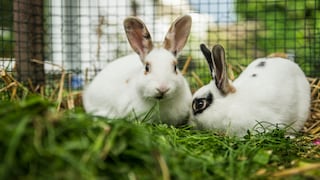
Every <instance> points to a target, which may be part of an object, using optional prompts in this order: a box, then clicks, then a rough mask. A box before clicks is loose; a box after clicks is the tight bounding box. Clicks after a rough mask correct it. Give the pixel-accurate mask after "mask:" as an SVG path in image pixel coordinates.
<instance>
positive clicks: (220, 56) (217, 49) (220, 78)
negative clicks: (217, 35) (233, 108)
mask: <svg viewBox="0 0 320 180" xmlns="http://www.w3.org/2000/svg"><path fill="white" fill-rule="evenodd" d="M212 59H213V61H214V63H213V68H214V71H215V83H216V86H217V88H218V89H219V90H220V92H221V93H222V94H225V95H226V94H228V93H233V92H235V88H234V87H233V86H232V84H231V83H230V82H229V79H228V74H227V67H226V61H225V52H224V48H223V47H222V46H221V45H219V44H218V45H215V46H213V48H212Z"/></svg>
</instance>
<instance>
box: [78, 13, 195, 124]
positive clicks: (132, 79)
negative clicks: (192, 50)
mask: <svg viewBox="0 0 320 180" xmlns="http://www.w3.org/2000/svg"><path fill="white" fill-rule="evenodd" d="M191 24H192V20H191V17H190V16H189V15H184V16H181V17H179V18H178V19H176V20H175V21H174V22H173V23H172V24H171V27H170V28H169V30H168V32H167V34H166V36H165V39H164V42H163V44H162V46H160V47H155V45H154V44H153V42H152V40H151V36H150V33H149V31H148V29H147V27H146V25H145V24H144V23H143V22H142V21H141V20H140V19H138V18H137V17H128V18H126V19H125V20H124V29H125V32H126V35H127V38H128V41H129V43H130V45H131V47H132V49H133V50H134V51H135V52H136V54H131V55H128V56H125V57H122V58H119V59H116V60H114V61H113V62H111V63H109V64H108V65H107V66H106V67H105V68H104V69H103V70H102V71H101V72H100V73H99V74H98V75H97V76H96V77H95V78H94V79H93V81H92V82H91V84H89V85H88V87H87V88H85V90H84V93H83V103H84V108H85V110H86V111H87V112H88V113H91V114H93V115H97V116H104V117H108V118H116V119H118V118H125V117H128V116H130V115H134V116H139V115H144V114H145V113H148V112H151V113H153V111H152V108H153V107H155V106H156V107H157V108H156V109H157V110H156V111H157V112H156V111H155V112H154V113H153V114H156V115H155V116H156V117H160V119H161V121H162V122H164V123H167V124H170V125H181V124H183V123H186V122H187V121H188V118H189V116H190V112H191V107H190V104H191V101H192V94H191V91H190V88H189V85H188V83H187V81H186V79H185V78H184V77H183V76H182V74H181V73H180V71H179V69H178V67H177V63H178V62H177V56H178V53H179V52H180V51H181V50H182V48H183V47H184V45H185V44H186V42H187V39H188V36H189V33H190V28H191Z"/></svg>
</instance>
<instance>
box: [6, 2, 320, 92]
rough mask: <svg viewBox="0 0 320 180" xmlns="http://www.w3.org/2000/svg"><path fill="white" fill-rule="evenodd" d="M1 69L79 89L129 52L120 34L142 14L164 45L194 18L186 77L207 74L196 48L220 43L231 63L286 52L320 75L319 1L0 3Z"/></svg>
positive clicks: (312, 73) (39, 82)
mask: <svg viewBox="0 0 320 180" xmlns="http://www.w3.org/2000/svg"><path fill="white" fill-rule="evenodd" d="M0 13H1V14H0V22H1V29H0V66H1V68H2V69H3V70H5V71H6V72H9V73H13V75H14V76H16V77H17V79H18V80H19V81H21V82H24V83H26V84H28V85H29V86H32V87H33V88H34V89H37V87H38V86H42V85H46V87H47V88H50V87H52V88H53V87H54V86H55V85H56V83H57V82H58V81H59V80H60V76H61V74H62V72H66V73H67V76H66V78H65V84H66V85H67V86H66V87H68V88H70V89H71V88H72V89H82V88H83V87H84V86H85V84H86V83H87V82H89V81H90V80H91V79H92V78H93V77H94V76H95V75H96V74H97V73H98V72H99V71H100V70H101V69H102V68H103V67H104V66H106V65H107V63H108V62H111V61H113V60H115V59H116V58H118V57H121V56H123V55H126V54H129V53H132V50H131V48H130V46H129V43H128V42H127V40H126V36H125V32H124V29H123V25H122V24H123V20H124V18H125V17H127V16H138V17H140V18H141V19H142V20H143V21H144V22H145V24H146V25H147V27H148V29H149V31H150V33H151V36H152V39H153V41H156V42H162V40H163V39H164V35H165V33H166V32H167V30H168V28H169V25H170V23H171V22H172V21H173V20H174V19H175V18H177V17H178V16H180V15H183V14H190V15H191V16H192V19H193V24H192V30H191V34H190V37H189V40H188V43H187V45H186V46H185V48H184V50H183V51H182V53H181V56H180V58H179V61H180V67H182V66H183V64H184V62H185V60H186V59H188V58H191V59H192V61H191V64H190V66H189V67H188V73H187V77H188V80H189V82H190V84H191V87H193V88H197V85H196V81H195V76H198V77H199V78H200V79H201V80H202V81H204V82H205V83H206V82H208V81H209V79H210V76H209V72H208V69H207V67H206V64H205V61H204V58H203V56H202V54H201V53H200V50H199V44H200V43H206V44H207V45H208V46H212V45H214V44H217V43H220V44H222V45H223V46H224V47H225V49H226V53H227V60H228V63H230V64H231V65H233V66H241V67H242V66H243V67H245V66H246V65H247V64H248V63H249V62H250V61H252V60H253V59H255V58H257V57H263V56H267V55H269V54H271V53H286V54H287V56H288V58H290V59H293V60H294V61H295V62H297V63H298V64H299V65H300V66H301V67H302V69H303V70H304V72H305V73H306V74H307V76H311V77H319V76H320V71H319V68H320V2H319V1H318V0H285V1H269V0H200V1H197V0H172V1H170V0H116V1H109V0H108V1H102V0H70V1H64V0H60V1H59V0H45V1H41V0H35V1H31V0H14V1H10V0H0Z"/></svg>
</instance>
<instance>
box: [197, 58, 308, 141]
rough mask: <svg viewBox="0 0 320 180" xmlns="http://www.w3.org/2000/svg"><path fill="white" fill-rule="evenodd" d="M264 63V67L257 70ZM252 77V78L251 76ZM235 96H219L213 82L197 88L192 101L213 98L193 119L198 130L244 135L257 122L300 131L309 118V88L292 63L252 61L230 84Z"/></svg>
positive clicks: (285, 60) (283, 61)
mask: <svg viewBox="0 0 320 180" xmlns="http://www.w3.org/2000/svg"><path fill="white" fill-rule="evenodd" d="M261 61H265V62H266V64H265V66H264V67H258V66H257V64H259V63H260V62H261ZM253 74H256V77H253V76H252V75H253ZM233 86H234V88H235V89H236V91H235V93H229V94H227V95H226V96H223V95H221V93H220V92H219V90H218V89H217V87H216V85H215V82H214V80H212V81H211V82H210V83H209V84H208V85H206V86H204V87H202V88H200V89H199V90H198V91H197V92H196V93H195V94H194V96H193V98H197V97H202V96H204V95H205V94H206V93H208V92H211V93H212V94H213V96H214V97H213V103H212V104H211V106H210V107H208V108H207V109H206V110H204V111H203V112H202V113H200V114H197V115H196V116H195V117H194V121H195V123H196V124H197V125H199V126H200V127H203V128H206V129H218V130H222V131H224V132H226V133H228V134H231V135H238V136H242V135H244V134H245V133H246V132H247V130H250V129H253V128H254V127H255V126H256V125H257V122H262V125H263V126H270V124H273V125H276V124H281V125H291V128H293V129H294V130H296V131H298V130H300V129H301V128H302V127H303V125H304V123H305V121H306V120H307V118H308V115H309V106H310V86H309V83H308V81H307V79H306V77H305V75H304V73H303V72H302V70H301V69H300V68H299V67H298V65H296V64H295V63H293V62H291V61H290V60H287V59H283V58H260V59H257V60H255V61H253V62H252V63H251V64H250V65H249V66H248V67H247V68H246V70H245V71H243V72H242V73H241V74H240V76H239V77H238V78H237V79H236V80H235V81H234V82H233Z"/></svg>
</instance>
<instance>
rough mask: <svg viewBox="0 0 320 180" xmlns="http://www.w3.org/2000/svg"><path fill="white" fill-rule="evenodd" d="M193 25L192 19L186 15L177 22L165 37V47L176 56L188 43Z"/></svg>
mask: <svg viewBox="0 0 320 180" xmlns="http://www.w3.org/2000/svg"><path fill="white" fill-rule="evenodd" d="M191 23H192V19H191V17H190V16H189V15H184V16H182V17H180V18H178V19H177V20H175V21H174V22H173V23H172V24H171V27H170V28H169V30H168V32H167V34H166V36H165V39H164V42H163V47H164V48H165V49H167V50H169V51H170V52H172V53H173V54H174V55H175V56H176V55H177V54H178V53H179V52H180V51H181V50H182V48H183V47H184V45H185V44H186V42H187V39H188V36H189V33H190V29H191Z"/></svg>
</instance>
